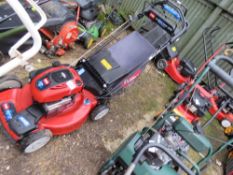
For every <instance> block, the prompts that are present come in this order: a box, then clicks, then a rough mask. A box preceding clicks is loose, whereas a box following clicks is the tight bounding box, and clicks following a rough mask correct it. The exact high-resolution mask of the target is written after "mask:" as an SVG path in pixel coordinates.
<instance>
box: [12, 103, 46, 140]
mask: <svg viewBox="0 0 233 175" xmlns="http://www.w3.org/2000/svg"><path fill="white" fill-rule="evenodd" d="M43 114H44V113H43V111H42V110H41V109H40V108H39V106H37V105H33V106H31V107H29V108H28V109H26V110H25V111H22V112H20V113H18V114H16V115H15V116H14V117H13V118H12V119H11V120H10V121H9V126H10V128H11V129H12V130H13V131H14V132H15V133H16V134H17V135H20V136H21V135H24V134H26V133H28V132H30V131H32V130H34V129H36V127H37V126H36V124H37V122H38V121H39V119H40V118H41V117H42V116H43Z"/></svg>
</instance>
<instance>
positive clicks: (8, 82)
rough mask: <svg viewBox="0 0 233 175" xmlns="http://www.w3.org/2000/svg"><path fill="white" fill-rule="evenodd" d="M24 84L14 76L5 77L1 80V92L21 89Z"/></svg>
mask: <svg viewBox="0 0 233 175" xmlns="http://www.w3.org/2000/svg"><path fill="white" fill-rule="evenodd" d="M22 85H23V84H22V82H21V81H20V80H19V79H18V78H17V77H16V76H14V75H5V76H3V77H1V78H0V91H4V90H7V89H13V88H21V87H22Z"/></svg>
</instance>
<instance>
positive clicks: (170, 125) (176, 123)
mask: <svg viewBox="0 0 233 175" xmlns="http://www.w3.org/2000/svg"><path fill="white" fill-rule="evenodd" d="M219 63H221V64H222V63H226V64H227V63H229V66H230V67H231V68H233V60H232V58H229V57H225V56H216V57H215V59H214V60H213V61H211V62H210V63H209V64H208V66H207V67H206V68H205V69H204V70H203V72H202V73H201V74H200V75H199V76H198V78H197V80H196V81H195V82H194V83H193V85H192V86H191V88H190V90H192V89H193V88H195V86H196V85H197V84H199V83H200V82H201V80H202V79H203V77H204V76H205V75H207V73H208V72H209V71H212V72H214V73H215V74H216V75H217V76H218V78H219V79H221V80H224V82H226V84H227V85H229V87H231V88H232V87H233V74H232V71H230V73H228V72H226V71H225V70H224V69H222V68H221V67H220V65H219ZM231 70H232V69H231ZM190 92H191V91H188V92H187V93H185V94H183V98H182V99H180V101H178V102H177V104H176V105H179V103H182V102H184V100H185V99H186V96H187V95H188V94H189V93H190ZM176 105H173V104H171V105H168V106H167V108H166V109H165V111H163V112H162V113H161V114H160V115H159V116H158V117H157V120H156V122H155V124H154V125H153V126H152V127H150V128H149V127H146V128H144V129H143V130H142V131H140V132H136V133H134V134H132V135H131V136H130V137H129V138H128V139H127V140H126V141H125V142H124V143H123V144H122V145H121V146H120V148H119V149H118V150H117V151H116V152H115V153H114V154H113V155H112V156H111V158H110V159H109V160H108V161H107V162H106V163H105V164H104V165H103V166H102V167H101V169H100V171H99V174H100V175H178V174H188V175H199V174H200V173H201V171H202V170H203V168H204V167H206V165H208V163H209V161H210V160H211V158H213V157H214V156H215V155H216V154H218V153H219V152H221V151H223V150H224V149H226V148H227V147H229V146H231V147H232V146H233V145H232V143H233V139H230V140H229V141H227V142H224V141H223V143H222V144H221V145H220V146H219V147H218V148H217V149H214V147H213V145H212V143H211V142H210V140H209V139H208V138H207V136H205V135H204V129H203V128H202V127H201V125H200V123H199V122H197V123H190V122H188V121H187V120H186V119H185V118H184V116H180V115H178V114H176V113H175V112H172V111H173V109H174V108H175V107H176ZM171 106H172V107H171ZM190 151H192V156H190ZM193 152H194V153H197V154H194V153H193ZM193 155H201V156H200V158H198V159H197V158H195V159H193ZM195 157H196V156H195Z"/></svg>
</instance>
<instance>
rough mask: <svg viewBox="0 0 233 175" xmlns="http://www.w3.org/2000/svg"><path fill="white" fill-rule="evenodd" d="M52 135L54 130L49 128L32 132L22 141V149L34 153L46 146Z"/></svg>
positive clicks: (27, 152)
mask: <svg viewBox="0 0 233 175" xmlns="http://www.w3.org/2000/svg"><path fill="white" fill-rule="evenodd" d="M52 136H53V134H52V132H51V131H50V130H48V129H45V130H41V131H39V132H36V133H31V134H30V135H29V136H28V137H25V138H24V139H23V140H22V141H21V142H20V144H21V148H22V151H23V152H24V153H26V154H29V153H33V152H35V151H37V150H39V149H41V148H42V147H44V146H45V145H46V144H47V143H48V142H49V141H50V139H51V138H52Z"/></svg>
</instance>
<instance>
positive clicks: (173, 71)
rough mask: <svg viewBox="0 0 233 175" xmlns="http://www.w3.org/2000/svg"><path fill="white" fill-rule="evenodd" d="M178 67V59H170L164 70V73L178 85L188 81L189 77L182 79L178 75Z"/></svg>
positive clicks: (181, 76)
mask: <svg viewBox="0 0 233 175" xmlns="http://www.w3.org/2000/svg"><path fill="white" fill-rule="evenodd" d="M179 66H180V58H179V57H175V58H172V59H170V60H169V61H167V67H166V68H165V72H166V73H167V74H168V75H169V76H170V77H171V79H173V80H174V81H175V82H176V83H178V84H182V83H185V82H187V81H190V77H184V76H183V75H181V74H180V70H179Z"/></svg>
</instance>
